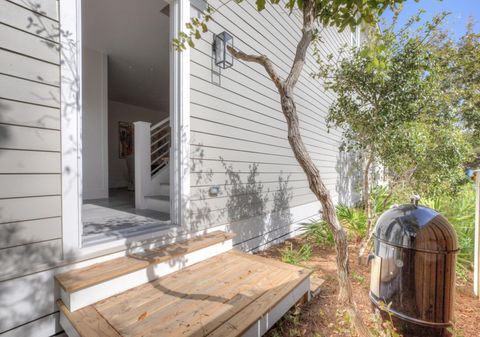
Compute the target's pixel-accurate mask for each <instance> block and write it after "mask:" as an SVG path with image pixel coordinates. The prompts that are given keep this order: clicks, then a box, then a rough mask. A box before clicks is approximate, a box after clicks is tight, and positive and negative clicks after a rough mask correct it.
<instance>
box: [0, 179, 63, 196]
mask: <svg viewBox="0 0 480 337" xmlns="http://www.w3.org/2000/svg"><path fill="white" fill-rule="evenodd" d="M0 186H2V189H0V198H1V199H4V198H19V197H34V196H45V195H60V194H61V177H60V175H59V174H20V175H16V174H11V175H0Z"/></svg>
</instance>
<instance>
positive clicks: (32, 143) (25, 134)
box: [0, 123, 60, 151]
mask: <svg viewBox="0 0 480 337" xmlns="http://www.w3.org/2000/svg"><path fill="white" fill-rule="evenodd" d="M0 132H1V134H2V137H1V139H0V148H2V149H12V150H37V151H60V131H58V130H48V129H38V128H31V127H24V126H17V125H6V124H1V123H0Z"/></svg>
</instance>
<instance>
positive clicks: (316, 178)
mask: <svg viewBox="0 0 480 337" xmlns="http://www.w3.org/2000/svg"><path fill="white" fill-rule="evenodd" d="M314 6H315V2H314V0H306V1H304V5H303V29H302V37H301V39H300V41H299V42H298V45H297V50H296V53H295V59H294V61H293V65H292V68H291V69H290V72H289V74H288V76H287V78H286V79H285V80H283V79H282V78H281V77H280V76H279V75H278V74H277V72H276V71H275V69H274V67H273V64H272V63H271V61H270V60H269V59H268V57H267V56H265V55H248V54H245V53H243V52H241V51H238V50H236V49H234V48H230V47H229V51H230V53H231V54H232V55H233V56H234V57H235V58H237V59H239V60H243V61H246V62H255V63H258V64H260V65H262V66H263V67H264V68H265V70H266V72H267V73H268V75H269V76H270V78H271V80H272V81H273V83H274V84H275V86H276V87H277V90H278V93H279V94H280V98H281V106H282V112H283V114H284V116H285V119H286V121H287V125H288V141H289V143H290V146H291V148H292V150H293V153H294V155H295V158H296V159H297V161H298V163H299V164H300V166H301V167H302V169H303V171H304V172H305V174H306V175H307V179H308V183H309V187H310V190H311V191H312V192H313V193H314V194H315V196H316V197H317V199H318V200H319V201H320V203H321V204H322V211H323V212H322V217H323V220H324V221H325V222H326V223H327V224H328V226H329V228H330V230H331V231H332V233H333V237H334V239H335V249H336V252H337V258H336V262H337V274H338V275H337V276H338V282H339V289H340V291H339V296H338V299H339V302H340V305H341V306H342V307H343V308H345V309H346V310H347V311H348V313H349V315H350V318H351V320H352V323H353V324H354V327H355V329H356V331H357V332H358V334H359V335H360V336H362V337H367V336H371V334H370V332H369V330H368V329H367V327H366V326H365V323H364V321H363V319H362V317H361V315H360V313H359V312H358V310H357V307H356V304H355V301H354V299H353V292H352V285H351V282H350V279H349V267H348V241H347V235H346V232H345V230H344V229H343V227H342V225H341V224H340V222H339V221H338V218H337V214H336V210H335V205H334V204H333V201H332V198H331V196H330V192H329V191H328V189H327V187H326V186H325V184H324V182H323V180H322V178H321V176H320V171H319V170H318V168H317V167H316V166H315V163H314V162H313V160H312V158H311V157H310V155H309V153H308V151H307V148H306V147H305V144H304V143H303V140H302V137H301V135H300V126H299V121H298V114H297V109H296V106H295V100H294V88H295V85H296V83H297V81H298V79H299V78H300V75H301V72H302V69H303V66H304V64H305V58H306V55H307V51H308V47H309V45H310V43H311V41H312V39H313V34H314V24H315V7H314Z"/></svg>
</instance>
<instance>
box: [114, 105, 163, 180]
mask: <svg viewBox="0 0 480 337" xmlns="http://www.w3.org/2000/svg"><path fill="white" fill-rule="evenodd" d="M108 106H109V108H108V111H109V115H108V147H109V155H108V160H109V165H108V171H109V179H108V180H109V187H110V188H119V187H127V186H128V171H127V162H126V159H120V156H119V148H120V142H119V134H118V122H137V121H143V122H150V123H152V124H154V123H157V122H159V121H161V120H162V119H164V118H166V117H168V111H160V110H152V109H146V108H143V107H139V106H135V105H130V104H126V103H122V102H116V101H112V100H110V101H109V104H108Z"/></svg>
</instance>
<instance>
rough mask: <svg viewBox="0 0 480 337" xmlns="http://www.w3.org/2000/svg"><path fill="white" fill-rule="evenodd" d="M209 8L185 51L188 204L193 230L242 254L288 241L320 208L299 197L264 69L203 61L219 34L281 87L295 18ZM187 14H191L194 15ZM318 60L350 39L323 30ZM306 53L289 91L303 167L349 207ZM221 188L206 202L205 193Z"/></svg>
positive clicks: (343, 165)
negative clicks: (207, 19) (304, 152)
mask: <svg viewBox="0 0 480 337" xmlns="http://www.w3.org/2000/svg"><path fill="white" fill-rule="evenodd" d="M209 4H210V5H211V6H212V7H214V8H215V9H216V12H215V14H214V22H212V23H209V32H208V33H207V34H204V36H203V37H202V39H201V40H200V41H198V42H196V46H195V48H194V49H193V50H192V52H191V63H190V66H191V76H190V80H191V92H190V95H191V107H190V109H191V111H190V113H191V125H190V127H191V149H190V150H191V155H190V157H191V205H192V214H191V219H192V225H193V226H194V227H196V228H203V227H209V226H213V225H220V224H225V225H226V226H227V228H229V229H230V230H232V231H234V232H236V233H237V234H238V235H237V237H236V239H235V240H236V241H235V243H236V244H237V245H238V246H239V247H241V248H242V249H244V250H252V249H258V248H261V247H263V246H265V245H268V244H270V243H272V242H277V241H278V240H279V239H282V238H283V239H284V238H286V237H288V236H291V235H293V234H294V233H293V232H294V231H295V230H297V229H298V224H300V223H304V222H308V221H309V220H310V219H313V218H315V217H317V218H318V211H319V209H320V204H319V203H318V202H317V201H316V198H315V196H314V195H313V194H312V193H311V192H310V190H309V188H308V181H307V179H306V177H305V175H304V173H303V172H302V169H301V168H300V167H299V165H298V164H297V162H296V160H295V158H294V156H293V153H292V150H291V149H290V145H289V143H288V140H287V126H286V122H285V119H284V116H283V114H282V112H281V109H280V103H279V95H278V93H277V91H276V88H275V86H274V84H273V83H272V82H271V80H270V79H269V77H268V76H267V75H266V73H265V70H264V69H263V67H261V66H259V65H256V64H252V63H246V62H241V61H235V62H234V66H233V68H230V69H227V70H222V71H220V69H218V68H217V67H215V65H214V60H213V59H212V41H213V34H214V33H220V32H222V31H227V32H229V33H230V34H232V35H233V36H234V45H235V47H236V48H238V49H240V50H241V51H244V52H246V53H251V54H265V55H267V56H268V57H269V58H270V59H271V61H272V62H273V64H274V66H275V68H276V69H277V71H278V72H279V74H280V75H281V76H282V77H284V78H285V76H286V75H287V72H288V70H289V69H290V66H291V64H292V60H293V58H294V55H295V48H296V44H297V42H298V41H299V39H300V28H299V27H300V26H301V17H300V14H299V13H292V14H291V15H288V13H287V11H286V10H285V9H284V8H283V7H282V6H267V9H265V10H264V11H263V12H261V13H258V12H257V11H256V10H255V4H254V2H253V1H251V0H249V1H246V2H243V3H242V4H241V5H238V4H236V3H235V2H234V1H230V2H221V1H218V0H213V1H210V2H209ZM193 15H198V12H196V11H195V10H193ZM322 38H323V43H321V44H320V48H321V50H322V53H323V55H324V56H325V55H327V54H330V53H334V54H335V53H338V50H339V48H340V47H341V46H342V45H345V44H349V43H350V31H344V32H341V33H340V32H337V31H336V30H334V29H331V28H329V29H324V30H323V31H322ZM316 69H317V67H316V64H315V62H314V58H313V49H311V50H310V52H309V57H308V61H307V64H306V66H305V68H304V71H303V74H302V77H301V79H300V81H299V82H298V84H297V87H296V97H295V98H296V104H297V109H298V113H299V118H300V122H301V133H302V136H303V140H304V143H305V144H306V146H307V149H308V150H309V152H310V154H311V157H312V159H313V160H314V161H315V163H316V165H317V167H318V168H319V169H320V172H321V174H322V177H323V179H324V180H325V182H326V184H327V186H328V188H329V189H330V192H331V194H332V196H333V197H334V198H335V200H336V201H340V202H349V201H350V200H351V197H352V193H351V192H352V186H351V185H352V184H353V183H352V182H350V181H344V180H343V179H344V177H345V175H346V172H345V171H346V170H347V169H349V167H348V160H347V158H346V156H345V155H340V153H339V150H338V148H339V145H340V141H341V133H340V132H339V131H338V130H330V132H328V131H327V127H326V124H325V116H326V113H327V111H328V107H329V105H330V104H331V102H332V100H333V98H334V97H333V96H332V94H331V93H328V92H325V91H324V90H323V88H322V86H321V84H320V83H319V82H318V81H317V80H315V79H313V78H312V77H311V74H312V73H313V72H315V70H316ZM215 185H217V186H220V194H219V195H218V196H216V197H212V196H211V195H210V194H209V189H210V187H212V186H215Z"/></svg>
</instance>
